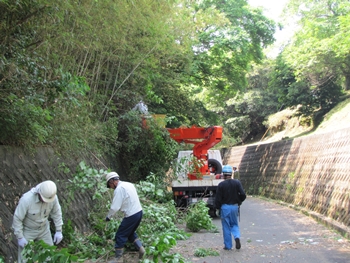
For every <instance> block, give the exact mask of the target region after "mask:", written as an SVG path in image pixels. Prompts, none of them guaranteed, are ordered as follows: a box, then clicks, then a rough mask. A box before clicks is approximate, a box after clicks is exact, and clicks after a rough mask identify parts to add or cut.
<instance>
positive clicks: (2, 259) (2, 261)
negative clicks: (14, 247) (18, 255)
mask: <svg viewBox="0 0 350 263" xmlns="http://www.w3.org/2000/svg"><path fill="white" fill-rule="evenodd" d="M0 263H5V259H4V257H3V256H1V255H0Z"/></svg>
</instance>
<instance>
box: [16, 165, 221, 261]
mask: <svg viewBox="0 0 350 263" xmlns="http://www.w3.org/2000/svg"><path fill="white" fill-rule="evenodd" d="M108 171H109V170H103V169H101V170H97V169H94V168H91V167H89V166H87V165H86V164H85V163H84V162H81V163H80V164H79V166H78V169H77V171H76V172H75V174H74V175H73V176H72V179H71V180H70V182H69V183H68V185H69V187H68V188H67V190H68V192H69V193H68V196H69V198H68V199H67V200H68V201H67V202H68V203H70V202H72V201H74V196H75V193H76V192H86V191H87V192H88V193H89V194H90V196H91V197H92V199H93V202H94V205H93V207H92V209H91V211H89V221H90V226H91V229H90V231H89V232H88V233H80V232H79V231H77V230H76V229H75V228H74V226H73V225H72V222H71V220H70V219H69V218H68V219H66V220H65V224H64V226H63V236H64V239H63V241H62V245H60V246H59V249H57V247H56V246H49V245H47V244H44V243H43V242H35V243H33V242H31V243H30V244H29V246H26V247H25V249H24V251H23V253H24V256H25V257H26V259H27V260H28V261H27V262H28V263H34V262H36V263H38V262H39V263H40V262H84V261H86V260H93V261H102V262H104V261H105V260H107V259H108V258H110V257H113V256H114V235H115V232H116V230H117V228H118V226H119V224H120V222H121V220H122V215H121V214H119V213H117V215H116V216H115V217H114V218H113V219H112V220H111V221H109V222H105V216H106V213H107V212H108V210H109V207H110V200H112V191H109V190H108V189H107V188H106V185H105V179H104V174H106V173H107V172H108ZM135 186H136V188H137V191H138V194H139V198H140V201H141V204H142V208H143V218H142V222H141V224H140V226H139V228H138V229H137V234H138V235H139V237H140V239H141V240H142V242H143V245H144V246H145V248H146V255H145V257H144V259H143V260H142V262H143V263H147V262H169V263H171V262H179V263H185V262H186V260H185V258H184V257H183V256H182V255H181V254H178V253H172V252H171V248H172V247H174V246H175V245H176V244H177V240H185V239H187V238H189V237H190V236H191V233H190V232H186V229H185V228H184V227H181V226H183V225H186V226H187V228H188V230H190V231H192V232H197V231H199V230H201V229H206V230H211V231H215V225H214V224H213V223H212V221H211V218H210V216H209V214H208V208H207V207H206V205H205V203H204V202H198V203H196V204H195V205H193V206H191V207H189V208H188V210H187V211H186V212H185V213H183V212H180V211H178V210H177V209H176V207H175V204H174V202H173V200H172V193H171V192H169V191H167V190H166V186H165V183H164V182H163V180H161V179H159V178H158V177H157V176H156V175H155V174H150V175H149V176H148V177H147V179H146V180H145V181H140V182H139V183H138V184H135ZM67 206H69V204H62V207H63V210H64V209H65V208H66V207H67ZM63 213H64V211H63ZM133 250H134V247H133V245H132V244H129V243H128V244H127V245H126V246H125V255H127V254H128V252H132V251H133Z"/></svg>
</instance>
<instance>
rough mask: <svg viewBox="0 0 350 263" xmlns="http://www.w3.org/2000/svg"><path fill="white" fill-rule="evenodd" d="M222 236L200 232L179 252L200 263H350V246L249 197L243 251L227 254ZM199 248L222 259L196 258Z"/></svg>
mask: <svg viewBox="0 0 350 263" xmlns="http://www.w3.org/2000/svg"><path fill="white" fill-rule="evenodd" d="M213 222H214V224H215V225H217V226H218V229H219V233H208V232H206V231H200V232H199V233H196V234H194V235H193V236H192V237H191V238H190V239H188V240H186V241H179V242H178V245H177V247H176V251H178V252H180V253H181V254H182V255H184V256H185V257H186V259H187V260H188V261H189V262H196V263H219V262H220V263H233V262H251V263H277V262H278V263H304V262H307V263H323V262H325V263H326V262H332V263H349V262H350V242H349V240H347V239H344V238H342V237H341V235H339V234H337V233H335V232H333V231H331V230H329V229H327V228H326V227H324V226H323V225H320V224H318V223H317V222H316V221H315V220H314V219H312V218H310V217H307V216H305V215H303V214H301V213H299V212H297V211H295V210H293V209H291V208H288V207H284V206H281V205H278V204H276V203H273V202H268V201H264V200H261V199H258V198H253V197H248V198H247V200H246V201H245V202H244V203H243V205H242V206H241V220H240V229H241V243H242V248H241V249H240V250H235V249H234V250H232V251H225V250H223V249H222V248H223V239H222V231H221V221H220V219H213ZM196 248H213V249H215V250H217V251H218V252H219V253H220V256H211V257H204V258H197V257H194V251H195V249H196Z"/></svg>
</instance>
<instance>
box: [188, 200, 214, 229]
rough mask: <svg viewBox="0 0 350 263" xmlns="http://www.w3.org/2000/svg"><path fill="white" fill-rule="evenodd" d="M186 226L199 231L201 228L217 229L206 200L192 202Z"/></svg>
mask: <svg viewBox="0 0 350 263" xmlns="http://www.w3.org/2000/svg"><path fill="white" fill-rule="evenodd" d="M185 220H186V227H187V228H188V229H189V230H190V231H192V232H198V231H199V230H201V229H206V230H215V229H216V226H215V225H214V224H213V222H212V220H211V218H210V216H209V208H208V207H207V204H206V202H204V201H198V202H197V203H195V204H192V205H191V206H190V207H189V209H188V211H187V215H186V219H185Z"/></svg>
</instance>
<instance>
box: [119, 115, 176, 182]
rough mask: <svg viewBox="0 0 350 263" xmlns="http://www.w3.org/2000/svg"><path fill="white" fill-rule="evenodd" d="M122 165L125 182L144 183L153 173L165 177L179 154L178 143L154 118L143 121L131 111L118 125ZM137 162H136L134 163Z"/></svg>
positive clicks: (122, 117)
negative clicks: (142, 181)
mask: <svg viewBox="0 0 350 263" xmlns="http://www.w3.org/2000/svg"><path fill="white" fill-rule="evenodd" d="M118 140H119V152H122V153H123V154H121V155H119V163H120V164H121V165H122V168H123V170H124V171H125V174H126V175H127V176H126V179H127V180H129V181H132V182H136V181H139V180H144V179H145V178H146V177H147V176H148V175H149V174H150V173H152V174H154V176H155V177H159V178H161V179H162V178H163V177H164V174H166V172H167V171H168V169H169V167H170V163H171V161H172V160H173V159H174V156H176V154H177V149H178V144H177V143H176V142H175V141H174V140H173V139H171V138H170V136H169V132H168V131H167V130H166V129H164V128H161V127H159V125H158V124H157V122H156V121H155V120H154V119H153V118H147V119H146V121H144V122H143V121H142V118H141V116H140V114H139V113H138V112H136V111H129V112H127V113H126V114H124V115H123V116H121V117H120V122H119V138H118ZM135 160H137V161H135Z"/></svg>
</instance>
